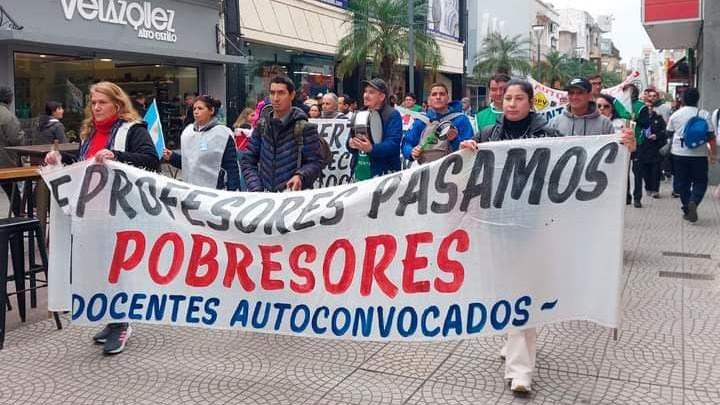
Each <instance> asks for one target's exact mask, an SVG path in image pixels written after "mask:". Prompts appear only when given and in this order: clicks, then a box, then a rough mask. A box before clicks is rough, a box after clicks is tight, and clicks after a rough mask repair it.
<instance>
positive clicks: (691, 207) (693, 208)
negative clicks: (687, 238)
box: [687, 201, 698, 222]
mask: <svg viewBox="0 0 720 405" xmlns="http://www.w3.org/2000/svg"><path fill="white" fill-rule="evenodd" d="M687 208H688V212H687V220H688V221H690V222H697V220H698V214H697V203H695V201H690V202H689V203H688V207H687Z"/></svg>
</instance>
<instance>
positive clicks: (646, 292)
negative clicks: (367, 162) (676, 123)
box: [0, 184, 720, 405]
mask: <svg viewBox="0 0 720 405" xmlns="http://www.w3.org/2000/svg"><path fill="white" fill-rule="evenodd" d="M663 187H664V188H665V189H664V191H665V194H666V196H665V198H663V199H660V200H646V201H645V207H644V208H642V209H634V208H628V209H627V213H626V228H625V272H624V277H623V294H622V311H623V320H622V324H621V327H620V329H619V334H618V340H617V341H614V340H613V338H612V331H610V330H608V329H605V328H602V327H599V326H596V325H593V324H591V323H587V322H567V323H563V324H558V325H550V326H546V327H544V328H542V330H541V331H540V334H539V341H538V362H537V371H536V377H535V384H534V388H535V390H534V392H533V393H532V394H531V395H529V396H525V397H519V396H514V395H513V394H512V393H511V392H510V391H509V389H508V387H507V385H505V384H504V383H503V380H502V375H503V372H502V370H503V364H502V362H501V360H500V359H499V358H498V356H497V354H498V350H499V349H500V346H501V342H502V338H500V337H489V338H483V339H472V340H466V341H459V342H450V343H439V344H408V343H388V344H384V343H357V342H345V341H328V340H316V339H309V338H298V337H287V336H275V335H265V334H251V333H241V332H237V331H221V330H204V329H191V328H170V327H158V326H147V325H137V326H136V329H135V331H136V333H135V335H134V337H133V338H132V339H131V341H130V343H129V344H128V347H127V350H126V352H125V353H123V354H122V355H119V356H115V357H103V356H102V355H101V354H100V348H99V347H93V346H92V345H91V344H90V343H89V342H90V338H91V336H92V334H93V333H94V330H93V329H89V328H84V327H77V326H70V327H68V328H67V329H65V330H63V331H56V330H54V328H53V324H52V322H51V321H49V320H48V321H42V322H37V323H33V324H30V325H27V326H23V327H20V328H18V329H16V330H13V331H11V332H9V334H8V336H7V340H6V344H5V349H4V350H2V351H0V381H2V382H0V404H113V403H117V404H168V405H169V404H173V405H174V404H200V403H208V404H220V403H229V404H273V405H276V404H414V405H420V404H522V403H533V404H718V403H720V350H719V349H718V344H719V343H720V322H718V315H719V314H720V308H718V306H720V290H719V288H718V287H719V285H720V284H719V282H718V280H695V279H684V278H677V277H660V273H659V272H660V271H667V272H680V273H692V274H702V275H708V276H711V277H716V278H718V279H720V274H718V259H719V258H720V238H718V236H719V235H718V233H719V232H720V226H719V225H720V203H718V201H715V200H713V199H712V198H711V197H710V193H711V192H712V191H714V189H710V190H709V192H708V198H707V199H706V200H705V202H704V203H703V205H702V206H701V207H700V221H699V222H698V223H697V224H695V225H689V224H688V223H686V222H684V221H683V220H682V219H681V218H680V214H679V209H678V200H677V199H671V198H668V197H667V192H668V190H667V187H668V185H667V184H664V185H663ZM664 252H679V253H698V254H707V255H710V258H692V257H678V256H673V255H672V253H671V255H669V256H668V255H667V254H668V253H665V255H664ZM9 316H15V315H14V314H13V313H12V312H10V313H9ZM715 366H718V367H715Z"/></svg>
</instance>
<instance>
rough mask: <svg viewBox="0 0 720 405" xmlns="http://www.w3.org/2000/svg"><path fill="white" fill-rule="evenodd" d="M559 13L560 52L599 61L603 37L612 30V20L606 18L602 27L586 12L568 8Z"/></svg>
mask: <svg viewBox="0 0 720 405" xmlns="http://www.w3.org/2000/svg"><path fill="white" fill-rule="evenodd" d="M559 12H560V52H562V53H564V54H565V55H568V56H570V57H575V58H582V59H585V60H591V59H599V58H600V56H601V50H600V39H601V35H602V34H603V33H604V32H608V31H609V30H610V26H611V21H612V19H611V18H609V17H607V16H604V17H602V19H601V20H602V25H600V24H598V23H597V22H596V21H595V19H594V18H593V17H592V16H591V15H590V13H588V12H587V11H584V10H576V9H571V8H566V9H561V10H559Z"/></svg>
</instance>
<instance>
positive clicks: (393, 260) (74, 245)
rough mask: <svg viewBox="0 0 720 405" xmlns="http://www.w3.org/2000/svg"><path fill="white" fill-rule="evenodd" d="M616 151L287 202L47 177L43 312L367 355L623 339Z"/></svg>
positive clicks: (105, 174) (415, 176) (87, 169)
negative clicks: (460, 345) (572, 330)
mask: <svg viewBox="0 0 720 405" xmlns="http://www.w3.org/2000/svg"><path fill="white" fill-rule="evenodd" d="M616 141H617V138H616V137H615V136H612V135H609V136H594V137H593V136H587V137H577V138H556V139H546V140H522V141H507V142H497V143H488V144H485V145H482V148H481V149H480V150H479V151H477V152H470V151H461V152H457V153H454V154H452V155H450V156H448V157H446V158H444V159H442V160H439V161H435V162H432V163H429V164H426V165H422V166H419V167H415V168H412V169H409V170H406V171H402V172H399V173H394V174H391V175H387V176H384V177H379V178H375V179H372V180H368V181H365V182H361V183H354V184H349V185H344V186H338V187H333V188H327V189H319V190H308V191H302V192H289V193H276V194H272V193H238V192H227V191H220V190H212V189H206V188H199V187H195V186H191V185H188V184H185V183H182V182H179V181H177V180H174V179H171V178H167V177H163V176H160V175H158V174H155V173H150V172H146V171H143V170H140V169H136V168H133V167H130V166H126V165H123V164H120V163H117V162H109V163H108V164H106V165H97V164H93V163H91V162H83V163H78V164H75V165H73V166H68V167H65V168H60V169H55V170H51V171H46V172H44V173H43V178H44V180H45V181H46V182H47V184H48V185H49V188H50V190H51V191H52V193H53V197H54V199H55V203H56V206H55V207H54V208H55V209H53V210H52V215H53V218H52V221H53V222H52V223H51V224H53V223H54V224H57V225H56V226H51V227H50V229H51V233H52V234H51V240H53V241H55V242H53V248H52V249H51V260H50V274H52V275H53V278H52V280H51V284H50V302H49V307H50V308H51V309H53V310H65V309H70V303H71V301H72V318H73V320H74V321H75V322H78V323H81V324H89V323H100V322H108V321H131V322H148V323H161V324H175V325H190V326H199V327H212V328H231V329H242V330H247V331H259V332H268V333H282V334H291V335H304V336H316V337H326V338H343V339H360V340H443V339H454V338H467V337H471V336H475V335H480V334H490V333H501V332H507V331H508V330H510V329H516V328H525V327H530V326H538V325H542V324H546V323H550V322H558V321H564V320H572V319H586V320H591V321H594V322H597V323H599V324H602V325H606V326H609V327H612V326H616V325H617V322H618V298H619V282H620V272H621V269H622V240H623V238H622V231H623V212H624V206H625V204H624V203H625V182H626V170H627V166H628V165H627V161H628V153H627V151H626V149H625V148H624V147H622V146H620V145H619V144H618V143H617V142H616ZM63 216H65V218H69V219H70V221H62V220H61V219H62V217H63ZM68 225H69V226H68ZM58 241H69V245H70V246H63V249H58V248H57V247H58V246H60V245H58V246H55V243H57V242H58ZM68 262H71V263H72V265H71V268H72V270H71V271H70V269H68V268H67V267H65V266H63V263H68ZM71 297H72V300H71Z"/></svg>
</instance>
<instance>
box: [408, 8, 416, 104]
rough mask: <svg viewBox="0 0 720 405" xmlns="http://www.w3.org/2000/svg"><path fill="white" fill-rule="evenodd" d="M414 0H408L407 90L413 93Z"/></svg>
mask: <svg viewBox="0 0 720 405" xmlns="http://www.w3.org/2000/svg"><path fill="white" fill-rule="evenodd" d="M414 25H415V0H408V42H409V44H408V81H409V82H410V83H408V86H407V87H408V89H409V91H410V92H411V93H415V27H414Z"/></svg>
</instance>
